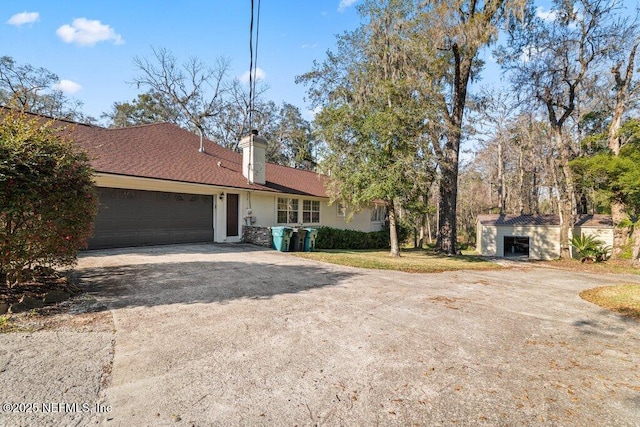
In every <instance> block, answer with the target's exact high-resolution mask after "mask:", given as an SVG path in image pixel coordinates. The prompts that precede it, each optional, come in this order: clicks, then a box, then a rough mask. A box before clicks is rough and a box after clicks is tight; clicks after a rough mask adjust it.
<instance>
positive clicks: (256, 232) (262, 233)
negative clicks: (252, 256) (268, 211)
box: [242, 225, 273, 248]
mask: <svg viewBox="0 0 640 427" xmlns="http://www.w3.org/2000/svg"><path fill="white" fill-rule="evenodd" d="M242 241H243V242H244V243H251V244H254V245H258V246H264V247H266V248H271V247H273V237H272V236H271V228H270V227H255V226H246V225H245V226H244V227H242Z"/></svg>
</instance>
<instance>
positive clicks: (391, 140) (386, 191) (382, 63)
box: [299, 0, 425, 256]
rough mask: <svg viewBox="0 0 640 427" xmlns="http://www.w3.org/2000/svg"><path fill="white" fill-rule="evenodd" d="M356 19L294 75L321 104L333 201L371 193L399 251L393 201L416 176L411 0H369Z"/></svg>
mask: <svg viewBox="0 0 640 427" xmlns="http://www.w3.org/2000/svg"><path fill="white" fill-rule="evenodd" d="M359 12H360V14H361V16H362V20H363V22H364V23H363V24H362V25H361V26H360V27H359V28H358V29H356V30H355V31H353V32H350V33H345V34H343V35H341V36H339V37H338V48H337V52H335V53H333V52H328V53H327V59H326V60H325V62H324V63H323V64H321V65H319V64H315V67H314V68H315V69H314V70H313V71H311V72H309V73H307V74H305V75H303V76H301V77H299V81H302V82H305V83H308V84H309V86H310V88H309V95H310V97H311V98H312V100H313V101H314V103H315V105H320V106H322V110H321V111H320V112H319V113H318V115H317V116H316V119H315V125H316V127H317V132H318V135H319V136H320V139H322V140H323V141H325V142H326V144H327V146H328V151H329V153H328V155H327V157H326V159H325V161H324V163H323V168H324V170H325V171H326V172H327V173H328V174H329V176H330V184H329V191H330V194H331V199H332V200H333V201H341V202H344V203H346V204H347V205H348V206H349V207H351V208H352V210H351V212H352V213H353V212H356V211H358V210H361V209H363V208H366V207H368V206H370V205H371V203H372V202H374V201H375V200H382V201H384V202H385V203H386V204H387V207H388V212H389V228H390V230H389V233H390V242H391V255H392V256H400V250H399V245H398V234H397V230H398V210H399V207H400V206H399V205H398V202H399V201H400V200H401V199H402V198H403V197H404V196H405V194H407V193H408V191H409V189H410V188H411V187H412V185H413V183H414V181H415V179H414V178H415V177H414V173H415V169H414V166H415V159H416V156H417V152H418V150H419V144H417V140H418V139H419V138H420V136H421V133H422V127H423V120H424V117H425V113H424V105H425V104H424V103H421V99H420V97H419V96H418V93H417V92H416V91H415V90H414V87H413V86H412V83H413V81H412V79H411V75H410V68H409V66H408V63H409V57H408V55H407V50H406V37H405V36H406V33H405V32H404V31H405V30H406V28H408V25H407V23H408V21H409V20H410V19H411V18H412V16H413V13H414V8H413V3H412V2H411V1H398V0H388V1H387V0H374V1H367V2H366V3H364V4H363V5H362V6H361V7H360V8H359Z"/></svg>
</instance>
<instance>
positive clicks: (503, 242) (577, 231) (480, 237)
mask: <svg viewBox="0 0 640 427" xmlns="http://www.w3.org/2000/svg"><path fill="white" fill-rule="evenodd" d="M476 225H477V226H476V233H477V236H476V242H477V243H476V245H477V247H476V250H477V252H478V253H479V254H481V255H484V256H495V257H521V258H528V259H535V260H549V259H556V258H559V257H560V217H559V216H558V215H497V214H485V215H478V220H477V224H476ZM572 233H573V235H593V236H596V237H597V238H598V240H601V241H602V242H603V243H604V244H605V245H607V246H613V221H612V220H611V217H610V216H608V215H579V216H577V217H576V218H575V219H574V222H573V227H572Z"/></svg>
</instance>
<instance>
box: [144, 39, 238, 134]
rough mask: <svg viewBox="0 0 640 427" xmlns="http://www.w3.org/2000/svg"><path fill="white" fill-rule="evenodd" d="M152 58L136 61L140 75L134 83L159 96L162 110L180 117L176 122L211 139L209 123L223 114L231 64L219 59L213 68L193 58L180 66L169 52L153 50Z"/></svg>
mask: <svg viewBox="0 0 640 427" xmlns="http://www.w3.org/2000/svg"><path fill="white" fill-rule="evenodd" d="M152 50H153V57H152V58H151V59H149V58H141V57H137V56H136V57H135V58H134V64H135V66H136V68H137V69H138V71H139V72H140V74H139V75H138V76H136V77H135V78H134V79H133V83H134V84H136V85H137V86H138V87H143V88H146V89H147V90H149V91H151V92H153V93H154V94H156V95H157V96H158V100H159V103H160V106H162V107H164V108H166V109H167V110H171V109H173V110H174V111H175V112H176V113H177V121H178V123H179V124H181V125H182V126H185V127H190V128H192V129H194V130H197V131H198V132H200V134H201V135H208V131H209V129H208V128H207V121H208V120H209V119H211V118H212V117H216V116H217V115H218V114H220V111H221V110H222V109H223V107H224V95H225V93H226V92H227V90H228V85H227V74H228V71H229V60H228V59H226V58H218V59H217V60H216V63H215V65H214V66H213V67H209V66H207V65H205V64H204V63H203V62H202V61H200V60H199V59H198V58H195V57H192V58H190V59H189V60H188V61H186V62H185V63H183V64H179V63H178V61H177V59H176V58H175V56H173V54H172V53H171V52H169V51H168V50H167V49H164V48H161V49H156V48H153V49H152Z"/></svg>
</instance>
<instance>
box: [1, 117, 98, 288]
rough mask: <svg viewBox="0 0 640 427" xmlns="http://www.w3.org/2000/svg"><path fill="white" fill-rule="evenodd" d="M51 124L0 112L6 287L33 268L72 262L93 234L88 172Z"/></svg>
mask: <svg viewBox="0 0 640 427" xmlns="http://www.w3.org/2000/svg"><path fill="white" fill-rule="evenodd" d="M54 123H55V122H52V121H49V122H45V121H44V120H42V119H41V118H38V117H33V116H30V115H26V114H23V113H18V112H16V111H13V110H8V109H5V110H2V111H0V206H1V210H0V244H1V247H0V278H4V279H5V281H6V283H7V285H8V286H12V285H13V284H15V283H19V282H21V281H23V279H24V278H26V277H27V276H28V275H26V274H25V273H28V272H30V271H32V270H33V269H34V268H35V267H38V266H40V267H64V266H71V265H73V264H74V263H75V262H76V259H77V254H78V251H79V250H80V249H81V248H82V247H83V246H86V241H87V238H88V237H89V236H91V233H92V224H93V220H94V218H95V215H96V212H97V197H96V193H95V189H94V186H93V182H92V174H93V171H92V169H91V167H90V165H89V161H88V158H87V156H86V155H85V154H83V153H80V152H78V151H77V150H76V149H75V148H74V147H73V146H72V144H71V142H70V141H68V140H66V139H65V137H64V136H63V134H68V130H63V129H61V128H59V127H58V128H56V127H55V125H54Z"/></svg>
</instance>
